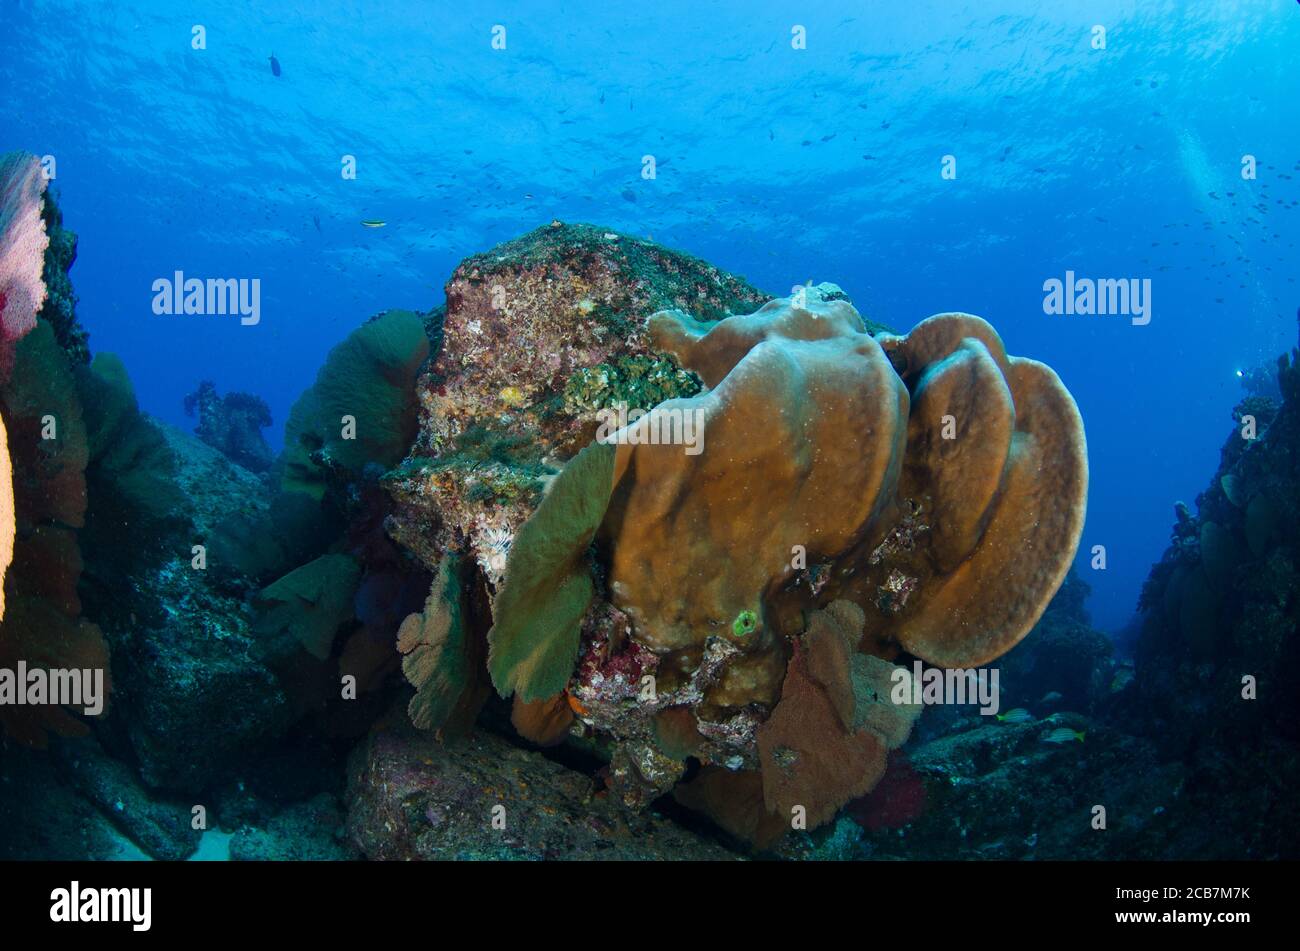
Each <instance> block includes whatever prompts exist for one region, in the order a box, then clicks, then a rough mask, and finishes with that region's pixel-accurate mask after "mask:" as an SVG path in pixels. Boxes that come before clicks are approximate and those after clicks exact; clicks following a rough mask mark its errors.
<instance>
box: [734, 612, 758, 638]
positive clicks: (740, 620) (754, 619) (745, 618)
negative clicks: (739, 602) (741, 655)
mask: <svg viewBox="0 0 1300 951" xmlns="http://www.w3.org/2000/svg"><path fill="white" fill-rule="evenodd" d="M757 629H758V615H757V614H755V613H754V612H753V611H741V612H740V613H739V614H737V615H736V619H735V620H734V621H732V622H731V633H732V634H735V635H736V636H737V637H748V636H749V635H750V634H753V633H754V631H756V630H757Z"/></svg>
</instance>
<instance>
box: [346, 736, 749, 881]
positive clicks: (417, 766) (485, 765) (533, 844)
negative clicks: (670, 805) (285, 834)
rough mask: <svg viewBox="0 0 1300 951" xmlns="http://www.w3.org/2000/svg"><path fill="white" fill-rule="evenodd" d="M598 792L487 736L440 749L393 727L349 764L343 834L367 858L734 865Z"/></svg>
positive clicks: (586, 781) (723, 854)
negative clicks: (346, 833)
mask: <svg viewBox="0 0 1300 951" xmlns="http://www.w3.org/2000/svg"><path fill="white" fill-rule="evenodd" d="M598 791H599V790H598V787H597V784H596V783H594V782H593V781H592V779H591V778H590V777H589V776H586V775H584V774H582V773H579V772H577V771H575V770H570V769H566V768H565V767H563V766H560V765H559V764H557V763H554V762H551V761H550V760H548V759H546V758H545V757H543V756H542V755H540V754H538V753H534V752H530V751H528V750H522V749H519V748H517V747H515V746H511V745H510V744H509V743H507V742H506V741H505V740H503V739H501V738H500V737H498V736H494V735H493V734H491V733H489V732H487V731H480V732H478V733H477V734H475V735H474V736H471V737H469V738H467V739H466V740H465V741H464V742H462V743H459V744H455V745H452V746H443V745H440V744H439V743H438V742H437V741H436V740H435V739H434V738H433V737H432V735H430V734H428V733H419V732H417V731H415V730H413V729H411V727H409V726H405V725H401V724H394V725H392V726H391V727H390V728H386V729H377V730H375V731H374V732H373V733H372V734H371V735H370V736H369V737H368V738H367V739H366V740H365V741H364V742H362V743H361V744H360V745H358V746H357V748H356V750H355V751H354V752H353V754H352V758H351V760H350V761H349V764H348V834H349V838H350V840H351V841H352V843H353V844H354V845H355V846H356V847H357V848H358V849H359V850H360V851H361V853H362V854H363V855H364V856H365V857H366V858H369V859H389V860H401V861H408V860H413V859H428V860H442V861H446V860H450V859H462V860H485V859H527V860H543V859H549V860H562V859H580V860H586V861H592V860H597V859H608V860H624V861H626V860H644V861H690V860H697V861H700V860H715V861H716V860H729V859H731V860H734V859H735V856H734V855H732V854H731V853H729V852H728V851H727V850H725V849H723V848H722V847H720V846H718V845H716V844H714V843H713V842H711V841H709V839H707V838H705V837H702V836H698V835H696V834H694V833H691V832H689V831H687V830H685V829H683V828H681V827H679V826H677V825H676V824H674V823H673V822H671V821H669V820H667V819H665V818H663V817H661V816H657V815H654V814H651V813H641V814H630V813H628V812H626V811H625V810H623V809H621V808H619V807H618V806H617V805H616V804H615V803H613V802H610V801H609V800H608V799H607V798H605V797H601V796H599V795H598Z"/></svg>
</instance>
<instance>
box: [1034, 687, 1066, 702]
mask: <svg viewBox="0 0 1300 951" xmlns="http://www.w3.org/2000/svg"><path fill="white" fill-rule="evenodd" d="M1060 699H1061V692H1060V691H1059V690H1053V691H1052V692H1051V693H1049V694H1046V695H1044V697H1043V699H1042V700H1040V701H1039V703H1056V702H1057V701H1058V700H1060Z"/></svg>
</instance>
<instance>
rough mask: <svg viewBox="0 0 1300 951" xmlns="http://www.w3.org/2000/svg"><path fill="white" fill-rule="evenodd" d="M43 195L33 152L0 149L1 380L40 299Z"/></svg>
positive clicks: (42, 300) (45, 237) (44, 237)
mask: <svg viewBox="0 0 1300 951" xmlns="http://www.w3.org/2000/svg"><path fill="white" fill-rule="evenodd" d="M44 195H45V176H44V175H43V174H42V173H41V164H40V161H39V160H38V159H37V158H36V156H34V155H30V154H28V153H26V152H8V153H6V154H4V155H0V381H4V380H7V379H8V378H9V371H10V369H11V367H12V365H13V350H14V343H16V342H17V341H18V339H19V338H20V337H22V336H23V334H25V333H27V331H29V330H31V329H32V328H33V327H35V326H36V313H37V311H39V310H40V309H41V305H42V304H44V303H45V282H44V281H42V280H41V269H42V268H43V266H44V264H45V248H46V246H47V245H48V244H49V243H50V239H49V236H48V235H46V233H45V222H44V221H43V220H42V219H41V207H42V205H43V202H44Z"/></svg>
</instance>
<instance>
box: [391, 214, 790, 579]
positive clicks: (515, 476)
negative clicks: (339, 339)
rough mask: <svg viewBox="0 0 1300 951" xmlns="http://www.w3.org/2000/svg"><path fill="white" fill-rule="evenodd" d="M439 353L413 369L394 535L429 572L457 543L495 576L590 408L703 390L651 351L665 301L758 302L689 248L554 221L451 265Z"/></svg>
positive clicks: (570, 451) (645, 403)
mask: <svg viewBox="0 0 1300 951" xmlns="http://www.w3.org/2000/svg"><path fill="white" fill-rule="evenodd" d="M446 293H447V305H446V309H445V311H444V313H443V314H442V317H441V334H440V339H441V347H440V348H439V349H437V350H435V353H434V359H432V360H431V361H430V365H429V367H428V368H427V370H426V371H425V373H424V374H423V375H422V376H421V379H420V386H419V399H420V433H419V437H418V439H417V440H416V443H415V445H414V446H413V447H412V449H411V452H410V454H409V456H408V458H407V459H406V460H405V462H403V463H402V465H401V466H400V467H399V468H398V469H397V470H396V471H394V472H393V473H391V474H390V475H389V476H388V479H387V484H388V487H389V491H390V492H391V493H392V495H393V497H394V499H395V500H396V502H397V512H396V514H395V515H394V518H393V520H392V523H391V528H392V531H393V533H394V537H396V538H397V539H398V540H399V541H400V542H401V543H402V544H403V545H404V546H405V547H406V548H408V549H409V550H410V551H412V552H414V553H415V554H416V555H417V556H418V557H420V558H421V560H422V561H423V562H424V563H425V565H426V567H427V568H428V569H429V570H430V571H433V570H436V568H437V565H438V562H439V561H440V559H441V557H442V553H443V552H444V551H445V550H447V549H448V548H456V549H458V550H465V551H467V552H468V553H469V554H470V555H471V556H472V557H473V558H474V559H475V560H477V561H478V563H479V564H480V565H481V566H482V567H483V568H484V569H485V570H486V571H487V572H488V573H489V575H490V576H491V577H492V579H493V582H494V584H495V583H497V582H499V581H500V570H501V568H503V567H504V564H505V554H506V551H507V550H508V547H509V544H510V540H511V538H512V537H513V536H514V533H515V532H516V531H518V529H519V526H520V525H522V524H523V522H524V521H526V520H527V518H528V517H529V516H530V515H531V514H532V512H533V509H534V508H536V506H537V504H538V503H539V502H540V500H541V497H542V493H543V490H544V489H545V487H546V484H547V483H548V481H549V479H550V478H551V477H552V476H553V475H554V474H555V472H556V471H558V470H559V469H560V468H561V466H562V464H563V462H564V461H565V460H567V459H569V458H570V457H571V456H573V455H574V454H575V453H576V452H577V451H578V450H579V449H581V448H582V447H583V446H585V445H586V444H587V443H589V442H590V441H591V440H592V437H593V436H594V435H595V432H596V429H597V428H598V426H599V415H598V414H599V412H600V411H601V410H602V409H607V408H610V407H615V406H617V405H618V404H620V403H623V404H626V405H628V406H632V407H642V408H645V409H648V408H650V407H651V406H654V405H655V404H657V403H659V402H662V401H663V400H665V399H668V398H670V397H674V396H683V395H691V394H694V393H696V392H698V391H699V388H700V382H699V380H698V378H697V377H696V376H695V375H694V374H692V373H689V372H687V371H685V370H683V369H682V368H681V367H680V366H678V365H677V364H676V363H675V361H674V360H673V359H672V358H671V357H669V356H667V355H665V354H657V353H655V352H654V351H653V350H652V348H651V347H650V345H649V340H648V337H647V332H646V319H647V318H648V317H649V316H650V315H651V314H652V313H654V312H655V311H657V310H660V309H662V308H665V307H686V308H690V309H691V310H692V311H693V312H695V313H698V314H700V315H702V316H706V317H713V318H716V317H720V316H723V315H725V314H727V313H732V312H736V311H740V310H747V309H751V308H753V307H757V306H758V305H760V304H762V303H763V301H764V300H766V299H767V298H766V296H765V295H763V294H761V293H760V292H759V291H757V290H756V289H754V288H753V287H751V286H750V285H749V284H748V283H746V282H745V281H744V280H742V279H741V278H738V277H736V276H734V275H731V274H727V273H726V272H724V271H721V270H719V269H717V268H715V267H713V266H711V265H709V264H707V263H705V262H704V261H700V260H699V259H697V258H693V257H691V256H690V255H687V254H682V253H680V252H677V251H672V250H669V249H667V248H663V247H660V246H659V245H656V244H654V243H653V242H650V241H644V240H642V239H640V238H635V237H632V236H630V235H625V234H618V233H616V232H613V231H609V230H607V229H604V228H598V227H594V226H592V225H585V224H565V223H563V222H559V221H555V222H552V223H551V224H550V225H547V226H544V227H542V228H538V229H536V230H535V231H531V232H529V233H528V234H526V235H523V236H522V237H519V238H517V239H515V240H513V241H509V242H507V243H505V244H502V245H500V246H498V247H496V248H493V249H492V250H490V251H488V252H485V253H483V254H478V255H474V256H473V257H470V258H467V259H465V260H464V261H462V262H461V264H460V265H459V266H458V267H457V268H456V271H455V273H453V274H452V276H451V280H450V281H449V282H448V283H447V286H446Z"/></svg>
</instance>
